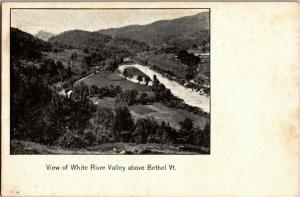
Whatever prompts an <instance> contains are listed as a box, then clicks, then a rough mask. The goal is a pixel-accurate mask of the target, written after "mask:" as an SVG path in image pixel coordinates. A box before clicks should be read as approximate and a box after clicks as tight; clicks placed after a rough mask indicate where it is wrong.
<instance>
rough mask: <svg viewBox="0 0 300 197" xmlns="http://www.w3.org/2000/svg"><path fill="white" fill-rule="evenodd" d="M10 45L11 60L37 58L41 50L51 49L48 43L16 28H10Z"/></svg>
mask: <svg viewBox="0 0 300 197" xmlns="http://www.w3.org/2000/svg"><path fill="white" fill-rule="evenodd" d="M10 45H11V47H10V52H11V57H12V58H11V59H12V60H16V59H35V58H39V57H41V51H49V50H51V49H52V46H51V44H50V43H48V42H45V41H43V40H41V39H38V38H36V37H34V36H32V35H31V34H29V33H26V32H23V31H21V30H19V29H16V28H10Z"/></svg>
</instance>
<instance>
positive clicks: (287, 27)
mask: <svg viewBox="0 0 300 197" xmlns="http://www.w3.org/2000/svg"><path fill="white" fill-rule="evenodd" d="M11 8H210V17H211V18H210V19H211V24H210V25H211V26H210V28H211V29H210V30H211V34H210V36H211V50H210V53H211V70H210V72H211V109H210V112H211V120H210V121H211V147H210V148H211V150H210V154H209V155H11V154H10V108H9V106H10V100H9V97H10V90H9V87H10V84H9V81H10V75H9V73H10V62H9V61H10V59H9V53H10V50H9V49H10V48H9V47H10V39H9V38H10V34H9V27H10V20H9V18H10V9H11ZM2 18H3V20H2V94H1V96H2V108H1V109H2V112H1V114H2V122H1V123H2V124H1V125H2V128H1V130H2V134H1V144H2V147H1V190H2V191H1V195H3V196H299V195H300V191H299V189H300V188H299V63H300V58H299V30H300V27H299V25H300V23H299V18H300V11H299V4H298V3H277V2H276V3H174V2H173V3H137V2H135V3H4V4H3V10H2ZM62 20H64V19H63V18H62ZM49 21H51V18H49ZM47 164H51V165H57V166H63V165H65V164H80V165H88V166H89V165H91V164H97V165H106V166H107V165H109V164H112V165H115V164H118V165H124V166H128V165H131V164H132V165H137V166H143V165H148V164H153V165H154V164H159V165H165V164H166V165H169V164H172V165H175V166H176V170H174V171H109V170H103V171H100V170H95V171H91V170H90V171H79V170H78V171H69V170H66V171H62V170H60V171H53V170H47V168H46V165H47Z"/></svg>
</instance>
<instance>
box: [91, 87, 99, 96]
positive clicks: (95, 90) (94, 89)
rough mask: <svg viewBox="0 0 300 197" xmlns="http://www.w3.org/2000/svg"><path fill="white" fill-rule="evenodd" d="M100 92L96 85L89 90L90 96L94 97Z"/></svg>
mask: <svg viewBox="0 0 300 197" xmlns="http://www.w3.org/2000/svg"><path fill="white" fill-rule="evenodd" d="M99 92H100V89H99V88H98V87H97V86H96V85H92V86H91V88H90V94H91V95H93V96H95V95H97V94H98V93H99Z"/></svg>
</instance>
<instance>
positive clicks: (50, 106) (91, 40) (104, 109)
mask: <svg viewBox="0 0 300 197" xmlns="http://www.w3.org/2000/svg"><path fill="white" fill-rule="evenodd" d="M210 88H211V84H210V9H206V8H193V9H184V8H180V9H166V8H164V9H152V8H147V9H142V8H139V9H134V8H132V9H126V8H111V9H109V8H105V9H92V8H91V9H88V8H85V9H75V8H74V9H66V8H64V9H55V8H51V9H42V8H16V9H10V154H12V155H16V154H25V155H26V154H42V155H48V154H65V155H72V154H75V155H76V154H78V155H89V154H90V155H97V154H107V155H115V154H116V155H125V154H137V155H140V154H150V155H156V154H168V155H190V154H210V148H211V143H210V135H211V131H210V125H211V122H210V92H211V91H210Z"/></svg>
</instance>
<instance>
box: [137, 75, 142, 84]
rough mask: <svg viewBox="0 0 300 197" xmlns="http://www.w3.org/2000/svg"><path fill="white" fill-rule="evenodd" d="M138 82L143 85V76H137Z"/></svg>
mask: <svg viewBox="0 0 300 197" xmlns="http://www.w3.org/2000/svg"><path fill="white" fill-rule="evenodd" d="M137 80H138V81H139V83H141V81H142V80H143V76H142V75H138V76H137Z"/></svg>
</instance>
